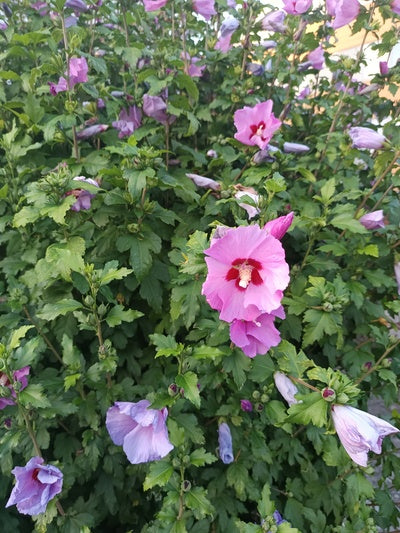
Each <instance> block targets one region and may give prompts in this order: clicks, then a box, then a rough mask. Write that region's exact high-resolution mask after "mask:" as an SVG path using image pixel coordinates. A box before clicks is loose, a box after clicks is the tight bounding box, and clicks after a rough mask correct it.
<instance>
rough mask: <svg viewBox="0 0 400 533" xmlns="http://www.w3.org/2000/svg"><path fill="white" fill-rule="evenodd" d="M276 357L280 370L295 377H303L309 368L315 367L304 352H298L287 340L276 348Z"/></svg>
mask: <svg viewBox="0 0 400 533" xmlns="http://www.w3.org/2000/svg"><path fill="white" fill-rule="evenodd" d="M274 356H275V357H276V358H277V359H278V360H279V368H280V370H282V372H287V373H288V374H291V375H292V376H295V377H301V376H302V375H303V373H304V372H305V371H306V370H307V368H310V367H312V366H314V362H313V361H311V359H308V357H306V355H305V354H304V352H303V351H301V350H300V351H299V352H297V351H296V348H295V347H294V346H293V344H291V343H290V342H288V341H286V340H283V341H282V342H281V343H280V344H279V346H277V347H276V348H274Z"/></svg>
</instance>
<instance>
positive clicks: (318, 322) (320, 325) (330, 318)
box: [303, 309, 339, 346]
mask: <svg viewBox="0 0 400 533" xmlns="http://www.w3.org/2000/svg"><path fill="white" fill-rule="evenodd" d="M335 316H336V314H335V313H327V312H325V311H319V310H318V309H308V310H307V311H306V312H305V313H304V321H305V322H309V325H307V326H306V327H305V329H304V336H303V344H304V346H309V345H310V344H312V343H313V342H315V341H319V340H321V339H322V338H323V336H324V334H325V333H326V334H327V335H333V334H334V333H336V332H337V331H338V329H339V324H337V323H336V321H335V319H334V317H335Z"/></svg>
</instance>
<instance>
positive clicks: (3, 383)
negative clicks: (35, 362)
mask: <svg viewBox="0 0 400 533" xmlns="http://www.w3.org/2000/svg"><path fill="white" fill-rule="evenodd" d="M30 370H31V367H30V366H24V367H22V368H20V369H19V370H15V371H14V372H13V382H14V383H15V382H18V383H19V385H18V390H20V391H21V390H23V389H25V387H26V386H27V385H28V379H27V376H29V372H30ZM14 383H11V381H10V380H9V379H8V376H7V374H5V373H4V372H0V387H7V388H8V389H9V390H10V392H11V397H10V396H9V397H0V410H1V409H4V408H5V407H7V405H15V401H14V399H13V398H16V397H17V395H16V393H15V390H14ZM8 394H10V393H8Z"/></svg>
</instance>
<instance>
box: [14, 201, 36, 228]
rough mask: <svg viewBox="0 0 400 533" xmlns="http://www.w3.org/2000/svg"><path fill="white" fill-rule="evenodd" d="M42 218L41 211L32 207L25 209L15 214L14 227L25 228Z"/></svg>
mask: <svg viewBox="0 0 400 533" xmlns="http://www.w3.org/2000/svg"><path fill="white" fill-rule="evenodd" d="M39 216H40V209H38V208H36V207H32V206H25V207H23V208H22V209H21V210H20V211H18V213H15V215H14V219H13V225H14V227H15V228H20V227H24V226H26V225H27V224H31V223H32V222H35V221H36V220H37V219H38V218H39Z"/></svg>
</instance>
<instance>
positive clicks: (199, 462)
mask: <svg viewBox="0 0 400 533" xmlns="http://www.w3.org/2000/svg"><path fill="white" fill-rule="evenodd" d="M189 457H190V463H191V464H192V465H194V466H204V465H206V464H207V465H210V464H212V463H214V462H215V461H216V460H217V458H216V457H215V455H213V454H212V453H209V452H206V450H205V449H204V448H198V449H197V450H194V452H192V453H191V454H190V456H189Z"/></svg>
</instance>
